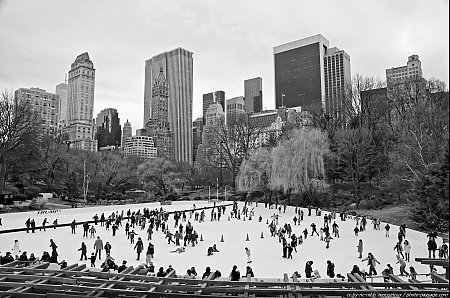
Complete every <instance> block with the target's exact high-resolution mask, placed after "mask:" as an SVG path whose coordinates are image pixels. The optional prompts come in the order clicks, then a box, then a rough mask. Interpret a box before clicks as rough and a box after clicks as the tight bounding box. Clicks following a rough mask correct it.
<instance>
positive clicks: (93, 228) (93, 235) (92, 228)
mask: <svg viewBox="0 0 450 298" xmlns="http://www.w3.org/2000/svg"><path fill="white" fill-rule="evenodd" d="M96 232H97V230H96V229H95V227H94V225H92V226H91V228H90V229H89V233H91V238H95V233H96Z"/></svg>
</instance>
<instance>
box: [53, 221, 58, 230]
mask: <svg viewBox="0 0 450 298" xmlns="http://www.w3.org/2000/svg"><path fill="white" fill-rule="evenodd" d="M57 226H58V219H55V220H54V221H53V229H56V227H57Z"/></svg>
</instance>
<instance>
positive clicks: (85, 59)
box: [64, 52, 97, 151]
mask: <svg viewBox="0 0 450 298" xmlns="http://www.w3.org/2000/svg"><path fill="white" fill-rule="evenodd" d="M68 85H69V86H68V87H69V88H68V97H67V126H66V128H65V129H64V132H65V133H66V134H67V137H68V142H69V143H70V144H71V147H74V148H77V149H82V150H90V151H96V150H97V141H95V140H94V126H93V115H94V88H95V68H94V64H93V63H92V61H91V59H90V58H89V54H88V53H87V52H86V53H83V54H81V55H78V56H77V58H76V59H75V61H74V62H73V63H72V65H71V68H70V70H69V84H68Z"/></svg>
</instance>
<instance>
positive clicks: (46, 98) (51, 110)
mask: <svg viewBox="0 0 450 298" xmlns="http://www.w3.org/2000/svg"><path fill="white" fill-rule="evenodd" d="M14 95H15V98H16V100H21V101H25V102H27V103H28V104H29V105H31V107H32V109H33V111H35V112H37V113H38V114H39V116H40V118H41V120H42V131H43V132H44V133H45V134H50V135H55V136H56V134H57V132H58V112H59V97H58V95H57V94H54V93H50V92H47V91H45V90H44V89H39V88H20V89H18V90H16V91H15V94H14Z"/></svg>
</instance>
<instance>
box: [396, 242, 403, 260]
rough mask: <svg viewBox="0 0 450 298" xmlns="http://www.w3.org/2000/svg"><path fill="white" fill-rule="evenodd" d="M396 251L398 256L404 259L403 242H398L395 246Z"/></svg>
mask: <svg viewBox="0 0 450 298" xmlns="http://www.w3.org/2000/svg"><path fill="white" fill-rule="evenodd" d="M394 250H395V251H396V252H397V254H398V255H401V256H402V258H404V257H405V256H404V255H403V247H402V243H401V242H397V243H396V244H395V246H394Z"/></svg>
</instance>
